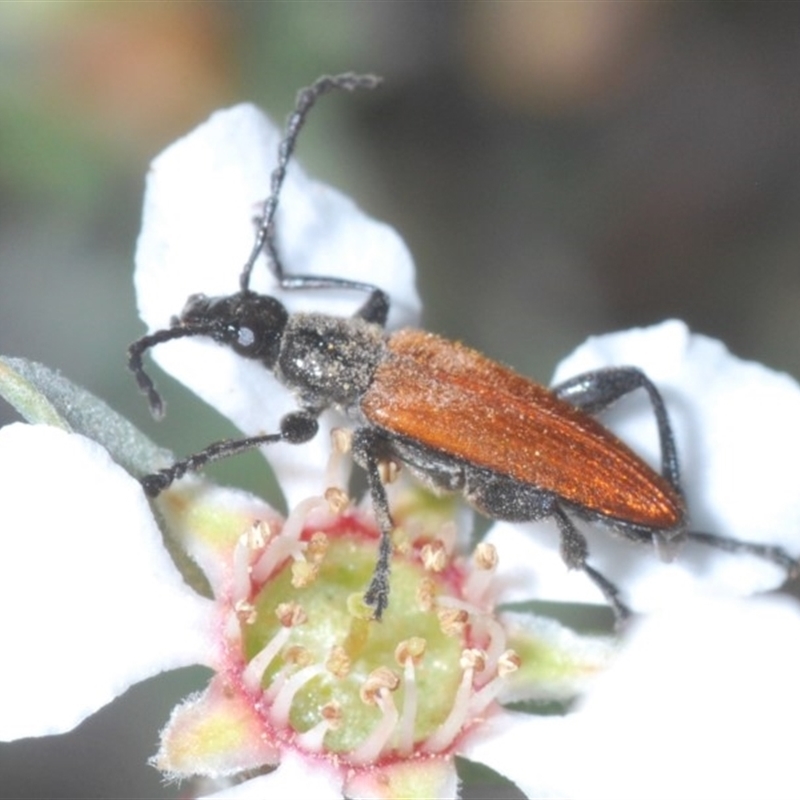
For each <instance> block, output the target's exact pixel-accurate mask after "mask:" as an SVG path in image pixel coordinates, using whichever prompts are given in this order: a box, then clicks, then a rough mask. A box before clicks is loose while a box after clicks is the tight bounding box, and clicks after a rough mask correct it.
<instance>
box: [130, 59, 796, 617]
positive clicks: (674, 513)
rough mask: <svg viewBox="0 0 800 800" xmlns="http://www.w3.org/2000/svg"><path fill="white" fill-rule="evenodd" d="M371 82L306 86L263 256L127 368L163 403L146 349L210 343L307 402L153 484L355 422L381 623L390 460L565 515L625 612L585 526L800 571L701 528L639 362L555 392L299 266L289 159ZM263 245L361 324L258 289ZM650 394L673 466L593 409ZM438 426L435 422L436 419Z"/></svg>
mask: <svg viewBox="0 0 800 800" xmlns="http://www.w3.org/2000/svg"><path fill="white" fill-rule="evenodd" d="M378 82H379V80H378V79H377V78H375V77H373V76H370V75H354V74H352V73H346V74H342V75H337V76H325V77H322V78H320V79H318V80H317V81H316V82H315V83H314V84H312V85H311V86H309V87H308V88H306V89H304V90H302V91H301V92H300V93H299V95H298V99H297V104H296V107H295V109H294V112H293V113H292V114H291V116H290V117H289V120H288V123H287V127H286V132H285V135H284V138H283V140H282V141H281V144H280V147H279V151H278V164H277V167H276V168H275V170H274V172H273V174H272V179H271V187H270V195H269V197H268V198H267V200H266V201H265V202H264V208H263V214H262V217H261V219H260V222H259V226H258V231H257V234H256V239H255V243H254V246H253V249H252V251H251V253H250V256H249V258H248V259H247V261H246V263H245V266H244V268H243V270H242V273H241V278H240V290H239V291H238V292H236V293H235V294H232V295H227V296H221V297H206V296H204V295H194V296H192V297H190V298H189V299H188V300H187V302H186V305H185V307H184V309H183V311H182V312H181V314H180V316H179V317H177V318H176V319H175V320H174V321H173V324H172V327H170V328H167V329H164V330H160V331H156V332H155V333H152V334H148V335H147V336H143V337H142V338H141V339H139V340H138V341H136V342H134V343H133V344H132V345H131V346H130V349H129V366H130V368H131V370H132V371H133V373H134V374H135V376H136V380H137V382H138V384H139V387H140V388H141V389H142V391H144V392H145V393H146V394H147V397H148V400H149V403H150V407H151V409H152V410H153V412H154V413H155V414H157V415H159V414H160V413H161V412H162V402H161V398H160V396H159V394H158V392H157V391H156V389H155V386H154V384H153V382H152V380H151V379H150V378H149V376H148V375H147V374H146V373H145V371H144V368H143V365H142V357H143V355H144V353H145V352H146V351H147V350H148V349H149V348H151V347H153V346H155V345H157V344H160V343H162V342H166V341H169V340H171V339H177V338H181V337H187V336H207V337H211V338H212V339H213V340H215V341H216V342H219V343H220V344H221V345H224V346H227V347H230V348H232V349H233V350H234V351H235V352H236V353H237V354H239V355H240V356H242V357H243V358H249V359H253V360H255V361H257V362H259V363H261V364H262V365H263V366H264V368H265V369H268V370H270V371H272V372H273V373H274V375H275V377H276V378H277V379H278V380H279V381H280V382H281V383H282V384H284V385H285V386H286V387H288V388H289V389H290V390H291V391H292V392H293V393H294V395H295V396H296V398H297V401H298V409H297V411H294V412H292V413H290V414H287V415H286V416H284V417H283V419H282V420H281V422H280V430H279V431H278V432H276V433H273V434H267V435H262V436H251V437H248V438H244V439H238V440H226V441H222V442H217V443H215V444H212V445H210V446H209V447H207V448H206V449H205V450H202V451H200V452H199V453H196V454H194V455H192V456H189V457H188V458H186V459H183V460H181V461H178V462H176V463H175V464H173V465H172V466H171V467H168V468H166V469H163V470H161V471H159V472H157V473H154V474H152V475H147V476H145V477H144V478H143V479H142V483H143V486H144V489H145V491H146V492H147V494H148V495H150V496H151V497H153V496H156V495H158V494H159V493H160V492H162V491H163V490H164V489H166V488H167V487H169V486H170V484H172V482H173V481H175V480H177V479H178V478H180V477H181V476H182V475H184V474H185V473H186V472H188V471H192V470H197V469H199V468H200V467H202V466H203V465H204V464H207V463H209V462H211V461H214V460H217V459H220V458H225V457H228V456H231V455H235V454H237V453H240V452H243V451H245V450H249V449H251V448H254V447H258V446H260V445H264V444H270V443H279V442H285V443H289V444H299V443H303V442H307V441H309V440H310V439H311V438H313V437H314V436H315V434H316V433H317V430H318V423H317V419H318V417H319V415H320V414H321V413H322V412H323V411H324V410H326V409H327V408H330V407H335V408H337V409H339V410H341V411H343V412H344V413H345V414H346V415H347V416H348V417H349V418H350V419H351V420H352V421H353V424H354V432H353V442H352V444H353V456H354V459H355V461H356V462H357V463H358V464H359V465H360V466H361V467H363V468H364V469H365V470H366V475H367V482H368V486H369V491H370V494H371V496H372V502H373V507H374V510H375V515H376V517H377V521H378V526H379V528H380V532H381V538H380V545H379V554H378V558H377V563H376V566H375V570H374V573H373V576H372V580H371V582H370V584H369V586H368V587H367V589H366V593H365V601H366V602H367V603H368V604H369V605H370V606H372V608H373V609H374V615H375V617H376V618H377V619H380V617H381V615H382V614H383V612H384V610H385V609H386V607H387V605H388V602H389V572H390V560H391V551H392V545H391V533H392V529H393V523H392V516H391V511H390V508H389V503H388V500H387V495H386V490H385V488H384V485H383V482H382V479H381V474H382V469H381V467H382V465H383V464H385V463H386V462H394V463H399V464H403V465H405V466H406V467H407V468H408V469H409V470H410V471H411V472H412V473H413V474H414V475H415V476H417V477H418V478H420V479H421V480H422V481H423V482H424V483H425V484H427V485H428V486H429V487H431V488H433V489H435V490H437V491H448V492H460V493H462V494H463V496H464V497H465V498H466V499H467V501H468V502H469V503H470V504H471V505H472V506H473V507H475V508H476V509H478V510H479V511H481V512H483V513H484V514H486V515H487V516H489V517H492V518H495V519H501V520H509V521H531V520H540V519H544V518H553V519H554V520H555V521H556V523H557V525H558V529H559V531H560V536H561V555H562V557H563V559H564V561H565V562H566V564H567V566H568V567H570V568H572V569H579V570H582V571H583V572H585V573H586V575H587V576H588V577H589V578H590V579H591V580H592V581H593V582H594V583H595V584H596V586H597V587H598V589H599V590H600V591H601V592H602V594H603V595H604V597H605V598H606V600H607V601H608V603H609V604H610V605H611V607H612V609H613V611H614V614H615V616H616V618H617V621H618V622H620V621H623V620H624V619H625V618H626V617H627V616H628V615H629V613H630V611H629V609H628V607H627V605H626V604H625V603H624V602H623V601H622V600H621V598H620V596H619V591H618V589H617V587H616V586H615V585H614V584H613V583H611V581H609V580H608V579H607V578H606V577H605V576H603V575H602V574H600V573H599V572H597V570H595V569H594V568H593V567H592V566H591V565H590V564H589V563H588V561H587V558H588V548H587V544H586V540H585V538H584V536H583V534H581V533H580V531H579V530H578V528H577V527H576V526H575V524H574V522H573V519H574V518H576V517H577V518H581V519H584V520H588V521H590V522H597V523H602V524H604V525H606V526H609V527H610V528H612V529H613V530H614V531H615V532H617V533H618V534H621V535H622V536H624V537H626V538H627V539H629V540H632V541H634V542H639V543H643V544H654V545H655V547H656V549H658V550H661V551H663V552H666V553H668V552H672V551H674V550H675V549H676V548H677V546H678V545H680V544H681V543H682V542H683V541H684V540H686V539H693V540H694V541H697V542H700V543H703V544H707V545H711V546H715V547H719V548H722V549H725V550H732V551H741V552H747V553H750V554H753V555H756V556H759V557H761V558H764V559H768V560H770V561H773V562H775V563H777V564H779V565H780V566H782V567H784V568H785V569H786V570H787V572H789V573H790V574H796V573H797V572H798V571H799V567H800V565H799V564H798V562H797V561H796V560H794V559H793V558H791V557H790V556H789V554H788V553H786V552H785V551H784V550H783V549H781V548H779V547H771V546H768V545H762V544H758V543H753V542H741V541H737V540H733V539H728V538H725V537H721V536H716V535H713V534H708V533H699V532H694V531H690V530H689V529H688V518H687V512H686V506H685V502H684V498H683V493H682V490H681V484H680V473H679V468H678V457H677V454H676V449H675V443H674V439H673V435H672V431H671V428H670V424H669V419H668V417H667V412H666V409H665V406H664V402H663V400H662V398H661V395H660V394H659V392H658V390H657V388H656V387H655V386H654V385H653V383H652V382H651V381H650V380H649V379H648V378H647V376H646V375H644V373H642V372H641V371H640V370H639V369H636V368H633V367H617V368H610V369H603V370H598V371H595V372H591V373H587V374H584V375H579V376H577V377H575V378H573V379H571V380H569V381H567V382H566V383H562V384H560V385H558V386H555V387H552V388H549V389H548V388H544V387H543V386H540V385H538V384H536V383H534V382H532V381H531V380H529V379H528V378H525V377H523V376H521V375H518V374H517V373H515V372H513V371H512V370H510V369H508V368H506V367H504V366H501V365H500V364H498V363H496V362H494V361H491V360H490V359H488V358H486V357H484V356H482V355H481V354H479V353H477V352H476V351H474V350H471V349H469V348H467V347H464V346H463V345H460V344H457V343H454V342H451V341H448V340H446V339H443V338H441V337H439V336H436V335H434V334H431V333H426V332H423V331H419V330H411V329H406V330H400V331H397V332H394V333H387V331H386V330H385V325H386V320H387V315H388V311H389V297H388V296H387V294H386V293H385V292H384V291H382V290H381V289H379V288H378V287H376V286H373V285H371V284H367V283H361V282H357V281H351V280H347V279H344V278H337V277H328V276H317V275H302V276H300V275H287V274H285V272H284V269H283V266H282V263H281V259H280V256H279V253H278V251H277V248H276V245H275V230H274V227H275V226H274V220H275V211H276V209H277V206H278V202H279V199H280V192H281V186H282V184H283V181H284V177H285V174H286V168H287V165H288V163H289V161H290V159H291V157H292V153H293V151H294V147H295V144H296V141H297V136H298V133H299V131H300V129H301V128H302V126H303V123H304V121H305V118H306V115H307V114H308V112H309V110H310V109H311V108H312V106H313V105H314V103H315V101H316V100H317V99H318V98H319V97H320V96H322V95H323V94H326V93H327V92H329V91H331V90H334V89H345V90H354V89H359V88H373V87H374V86H376V85H377V83H378ZM261 253H266V256H267V260H268V262H269V264H270V268H271V270H272V272H273V274H274V276H275V278H276V280H277V282H278V284H279V285H280V287H281V288H283V289H286V290H303V289H325V288H329V289H347V290H355V291H357V292H363V293H365V294H366V300H365V301H364V302H363V303H362V305H361V306H360V307H359V308H358V310H357V311H356V312H355V314H354V315H353V316H352V317H349V318H343V317H334V316H329V315H325V314H317V313H296V314H290V313H289V312H288V311H287V310H286V308H285V307H284V306H283V305H282V304H281V303H280V302H279V301H278V300H277V299H275V298H274V297H271V296H268V295H262V294H258V293H256V292H254V291H252V290H251V289H250V288H249V286H250V274H251V272H252V269H253V266H254V264H255V263H256V260H257V259H258V257H259V256H260V255H261ZM638 389H641V390H643V391H645V392H646V393H647V395H648V397H649V400H650V404H651V406H652V409H653V413H654V415H655V419H656V424H657V427H658V434H659V440H660V447H661V473H660V474H659V473H657V472H655V471H654V470H653V469H652V468H651V467H649V466H648V465H647V464H646V463H645V462H644V461H643V460H642V459H641V458H640V457H639V456H638V455H636V454H635V453H634V452H633V451H632V450H631V449H630V448H629V447H628V446H627V445H625V444H624V443H623V442H621V441H620V440H619V439H618V438H616V437H615V436H614V435H613V434H611V433H610V432H609V431H608V430H607V429H606V428H605V427H603V426H602V425H601V424H600V423H599V422H597V421H596V420H595V418H594V415H596V414H598V413H599V412H602V411H603V410H604V409H606V408H608V407H609V406H610V405H612V404H613V403H614V402H615V401H616V400H618V399H619V398H620V397H622V396H623V395H626V394H628V393H630V392H633V391H635V390H638ZM432 419H435V420H436V422H435V424H432V423H431V420H432Z"/></svg>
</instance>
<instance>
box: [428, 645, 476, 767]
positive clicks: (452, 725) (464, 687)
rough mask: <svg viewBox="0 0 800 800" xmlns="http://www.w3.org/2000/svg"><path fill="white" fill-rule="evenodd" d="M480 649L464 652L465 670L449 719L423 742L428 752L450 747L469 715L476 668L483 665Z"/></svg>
mask: <svg viewBox="0 0 800 800" xmlns="http://www.w3.org/2000/svg"><path fill="white" fill-rule="evenodd" d="M478 652H479V651H469V650H467V651H465V652H464V653H463V654H462V664H463V665H464V672H463V673H462V675H461V682H460V683H459V684H458V689H457V691H456V697H455V700H454V701H453V707H452V708H451V709H450V714H448V716H447V719H446V720H445V721H444V722H443V723H442V724H441V725H440V726H439V727H438V729H437V730H436V731H434V733H432V734H431V735H430V736H429V737H428V738H427V739H426V740H425V742H424V743H423V745H422V749H423V750H424V751H425V752H427V753H440V752H441V751H442V750H444V749H445V748H447V747H449V746H450V745H451V744H452V743H453V740H454V739H455V738H456V736H458V733H459V731H460V730H461V728H462V727H463V726H464V723H465V722H466V720H467V719H468V715H469V702H470V699H471V697H472V694H473V692H472V681H473V678H474V676H475V670H476V669H478V670H480V669H481V668H482V667H483V664H484V662H483V660H482V658H480V657H478Z"/></svg>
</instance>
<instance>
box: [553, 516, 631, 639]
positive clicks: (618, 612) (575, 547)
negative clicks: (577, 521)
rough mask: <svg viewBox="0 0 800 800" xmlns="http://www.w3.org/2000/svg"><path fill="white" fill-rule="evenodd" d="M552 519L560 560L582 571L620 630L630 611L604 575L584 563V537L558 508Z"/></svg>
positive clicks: (585, 550) (613, 585)
mask: <svg viewBox="0 0 800 800" xmlns="http://www.w3.org/2000/svg"><path fill="white" fill-rule="evenodd" d="M553 518H554V519H555V521H556V524H557V525H558V530H559V533H560V534H561V558H563V559H564V563H565V564H566V565H567V566H568V567H569V568H570V569H579V570H581V571H583V572H584V573H585V574H586V576H587V577H588V578H589V580H590V581H591V582H592V583H593V584H594V585H595V586H596V587H597V588H598V589H599V590H600V591H601V592H602V594H603V597H605V599H606V602H607V603H608V604H609V605H610V606H611V610H612V611H613V612H614V621H615V623H616V626H617V628H621V627H622V626H623V625H624V624H625V623H626V622H627V620H628V619H630V616H631V610H630V609H629V608H628V606H626V605H625V603H623V602H622V600H620V591H619V588H618V587H617V586H616V584H614V583H612V582H611V581H610V580H609V579H608V578H606V576H605V575H603V574H602V573H600V572H598V571H597V570H596V569H595V568H594V567H590V566H589V565H588V564H587V563H586V558H587V556H588V555H589V547H588V545H587V544H586V537H585V536H584V535H583V534H582V533H581V532H580V531H579V530H578V529H577V528H576V527H575V526H574V525H573V524H572V520H571V519H570V518H569V517H568V516H567V515H566V514H565V513H564V512H563V511H562V510H561V509H560V508H559V507H558V506H556V507H555V508H554V509H553Z"/></svg>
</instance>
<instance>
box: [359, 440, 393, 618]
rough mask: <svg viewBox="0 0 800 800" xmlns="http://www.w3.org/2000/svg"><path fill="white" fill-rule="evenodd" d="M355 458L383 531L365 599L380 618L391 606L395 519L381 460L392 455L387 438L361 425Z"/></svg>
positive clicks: (379, 527) (380, 528)
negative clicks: (365, 473)
mask: <svg viewBox="0 0 800 800" xmlns="http://www.w3.org/2000/svg"><path fill="white" fill-rule="evenodd" d="M352 448H353V458H354V459H355V460H356V462H357V463H358V464H360V465H361V466H363V467H364V469H365V470H366V472H367V486H368V488H369V493H370V497H371V498H372V507H373V510H374V512H375V520H376V521H377V523H378V529H379V530H380V533H381V538H380V544H379V546H378V560H377V561H376V563H375V569H374V571H373V573H372V579H371V580H370V582H369V586H368V587H367V591H366V592H364V602H365V603H366V604H367V605H369V606H372V607H373V608H374V609H375V619H377V620H380V618H381V617H382V616H383V612H384V611H385V610H386V608H387V607H388V605H389V573H390V572H391V559H392V531H393V530H394V521H393V520H392V514H391V511H390V510H389V499H388V497H387V496H386V488H385V487H384V485H383V481H382V480H381V473H380V464H381V461H382V460H383V459H384V458H386V457H388V456H389V453H388V452H387V446H386V442H385V441H384V439H383V438H382V437H381V436H380V435H379V434H376V433H375V431H373V430H370V429H369V428H358V429H357V430H356V431H355V433H354V434H353V444H352Z"/></svg>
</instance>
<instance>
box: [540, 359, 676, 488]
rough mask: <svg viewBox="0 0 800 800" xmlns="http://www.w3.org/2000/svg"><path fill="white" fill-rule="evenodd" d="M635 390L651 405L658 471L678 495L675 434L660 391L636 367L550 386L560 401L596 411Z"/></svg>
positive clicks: (612, 369) (595, 372) (611, 369)
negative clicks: (659, 451)
mask: <svg viewBox="0 0 800 800" xmlns="http://www.w3.org/2000/svg"><path fill="white" fill-rule="evenodd" d="M636 389H644V390H645V391H646V392H647V395H648V397H649V398H650V404H651V405H652V406H653V413H654V414H655V418H656V425H657V426H658V438H659V442H660V445H661V474H662V475H663V476H664V477H665V478H666V479H667V480H668V481H669V482H670V484H671V485H672V488H673V489H674V490H675V491H676V492H677V493H678V494H679V495H681V496H683V490H682V489H681V481H680V469H679V467H678V454H677V451H676V449H675V437H674V436H673V435H672V426H671V425H670V422H669V417H668V416H667V409H666V407H665V405H664V400H663V398H662V397H661V393H660V392H659V391H658V389H656V387H655V385H654V384H653V382H652V381H651V380H650V379H649V378H648V377H647V375H645V374H644V372H642V371H641V370H640V369H638V368H637V367H608V368H606V369H598V370H593V371H592V372H584V373H583V374H581V375H576V376H575V377H574V378H570V379H569V380H567V381H564V382H563V383H559V384H557V385H556V386H553V387H552V388H551V391H552V392H553V394H555V395H556V397H558V398H559V399H560V400H565V401H566V402H568V403H569V404H570V405H573V406H575V407H576V408H579V409H581V411H585V412H586V413H587V414H592V415H595V414H599V413H600V412H601V411H605V410H606V409H607V408H609V407H610V406H612V405H613V404H614V403H616V402H617V400H619V399H620V398H622V397H624V396H625V395H626V394H630V393H631V392H633V391H635V390H636Z"/></svg>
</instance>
